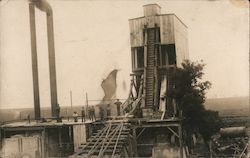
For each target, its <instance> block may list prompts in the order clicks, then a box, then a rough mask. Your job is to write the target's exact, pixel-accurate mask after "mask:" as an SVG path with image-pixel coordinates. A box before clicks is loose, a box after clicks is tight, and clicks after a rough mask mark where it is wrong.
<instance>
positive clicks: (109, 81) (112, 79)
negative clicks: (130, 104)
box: [101, 69, 118, 101]
mask: <svg viewBox="0 0 250 158" xmlns="http://www.w3.org/2000/svg"><path fill="white" fill-rule="evenodd" d="M117 72H118V70H117V69H114V70H113V71H111V72H110V73H109V75H108V76H107V78H106V79H104V80H103V81H102V83H101V87H102V89H103V91H104V97H103V100H104V101H105V100H111V99H113V98H115V97H116V88H117V83H116V77H117Z"/></svg>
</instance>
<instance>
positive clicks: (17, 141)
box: [2, 135, 42, 158]
mask: <svg viewBox="0 0 250 158" xmlns="http://www.w3.org/2000/svg"><path fill="white" fill-rule="evenodd" d="M2 151H3V157H4V158H13V157H18V156H27V157H30V158H35V156H36V152H38V153H39V154H40V155H41V153H42V144H41V136H39V135H36V136H29V137H25V136H21V135H20V136H13V137H11V138H5V139H4V145H3V150H2ZM38 153H37V154H38Z"/></svg>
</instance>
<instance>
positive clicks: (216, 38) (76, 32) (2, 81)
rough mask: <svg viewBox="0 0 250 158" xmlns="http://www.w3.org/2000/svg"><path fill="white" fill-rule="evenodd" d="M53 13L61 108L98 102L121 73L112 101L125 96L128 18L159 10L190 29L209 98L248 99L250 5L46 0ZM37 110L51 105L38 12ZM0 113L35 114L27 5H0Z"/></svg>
mask: <svg viewBox="0 0 250 158" xmlns="http://www.w3.org/2000/svg"><path fill="white" fill-rule="evenodd" d="M48 2H49V3H50V4H51V6H52V9H53V14H54V32H55V51H56V68H57V69H56V71H57V74H56V75H57V90H58V101H59V104H60V105H61V106H70V91H72V94H73V105H83V104H85V102H86V99H85V95H86V93H88V98H89V100H90V102H89V103H90V104H95V103H96V102H95V101H91V100H100V99H102V97H103V95H104V94H103V91H102V88H101V86H100V84H101V82H102V80H103V79H104V78H105V77H106V76H107V75H108V74H109V72H111V71H112V70H113V69H119V72H118V77H117V84H118V87H117V97H118V98H126V97H127V96H128V91H129V85H130V76H129V74H130V73H131V52H130V41H129V34H130V33H129V24H128V19H131V18H136V17H141V16H143V9H142V6H143V5H145V4H149V3H157V4H159V5H160V6H161V8H162V9H161V13H163V14H165V13H174V14H176V15H177V16H178V17H179V18H180V19H181V20H182V21H183V22H184V23H185V24H186V25H187V26H188V41H189V57H190V60H192V61H200V60H203V61H204V63H206V67H205V70H204V72H205V75H204V80H208V81H210V82H211V83H212V88H211V89H210V90H209V92H208V94H207V96H208V98H215V97H217V98H221V97H235V96H248V92H249V5H246V3H247V1H245V2H246V3H244V1H243V3H241V2H242V1H241V0H236V1H235V0H176V1H174V0H162V1H160V0H147V1H143V0H135V1H130V0H118V1H117V0H106V1H101V0H99V1H97V0H96V1H94V0H74V1H73V0H48ZM36 30H37V43H38V67H39V81H40V95H41V96H40V97H41V106H42V107H46V106H50V92H49V77H48V75H49V69H48V51H47V37H46V16H45V13H44V12H40V11H38V10H36ZM0 75H1V76H0V108H17V107H18V108H23V107H33V89H32V69H31V47H30V30H29V12H28V0H9V1H6V0H3V1H2V2H0Z"/></svg>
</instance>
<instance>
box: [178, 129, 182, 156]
mask: <svg viewBox="0 0 250 158" xmlns="http://www.w3.org/2000/svg"><path fill="white" fill-rule="evenodd" d="M178 133H179V144H180V158H183V142H182V141H183V140H182V125H181V124H180V125H179V127H178Z"/></svg>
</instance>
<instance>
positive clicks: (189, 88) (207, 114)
mask: <svg viewBox="0 0 250 158" xmlns="http://www.w3.org/2000/svg"><path fill="white" fill-rule="evenodd" d="M204 66H205V64H204V63H198V62H190V61H189V60H185V61H184V62H183V63H182V68H177V69H176V73H175V74H176V76H175V88H174V90H173V92H172V93H170V95H171V97H174V98H175V99H176V103H177V105H178V107H179V109H181V111H182V116H183V117H184V118H185V120H184V124H185V125H186V129H187V130H188V131H187V133H189V134H192V133H194V132H198V133H200V134H201V135H202V136H203V138H204V140H205V141H206V142H207V141H208V140H209V139H210V137H211V136H212V135H213V134H215V133H216V132H217V131H218V130H219V127H220V119H219V116H218V112H216V111H211V110H206V109H205V107H204V102H205V100H206V92H207V90H208V89H210V88H211V83H210V82H209V81H202V77H203V75H204V72H203V69H204Z"/></svg>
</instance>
